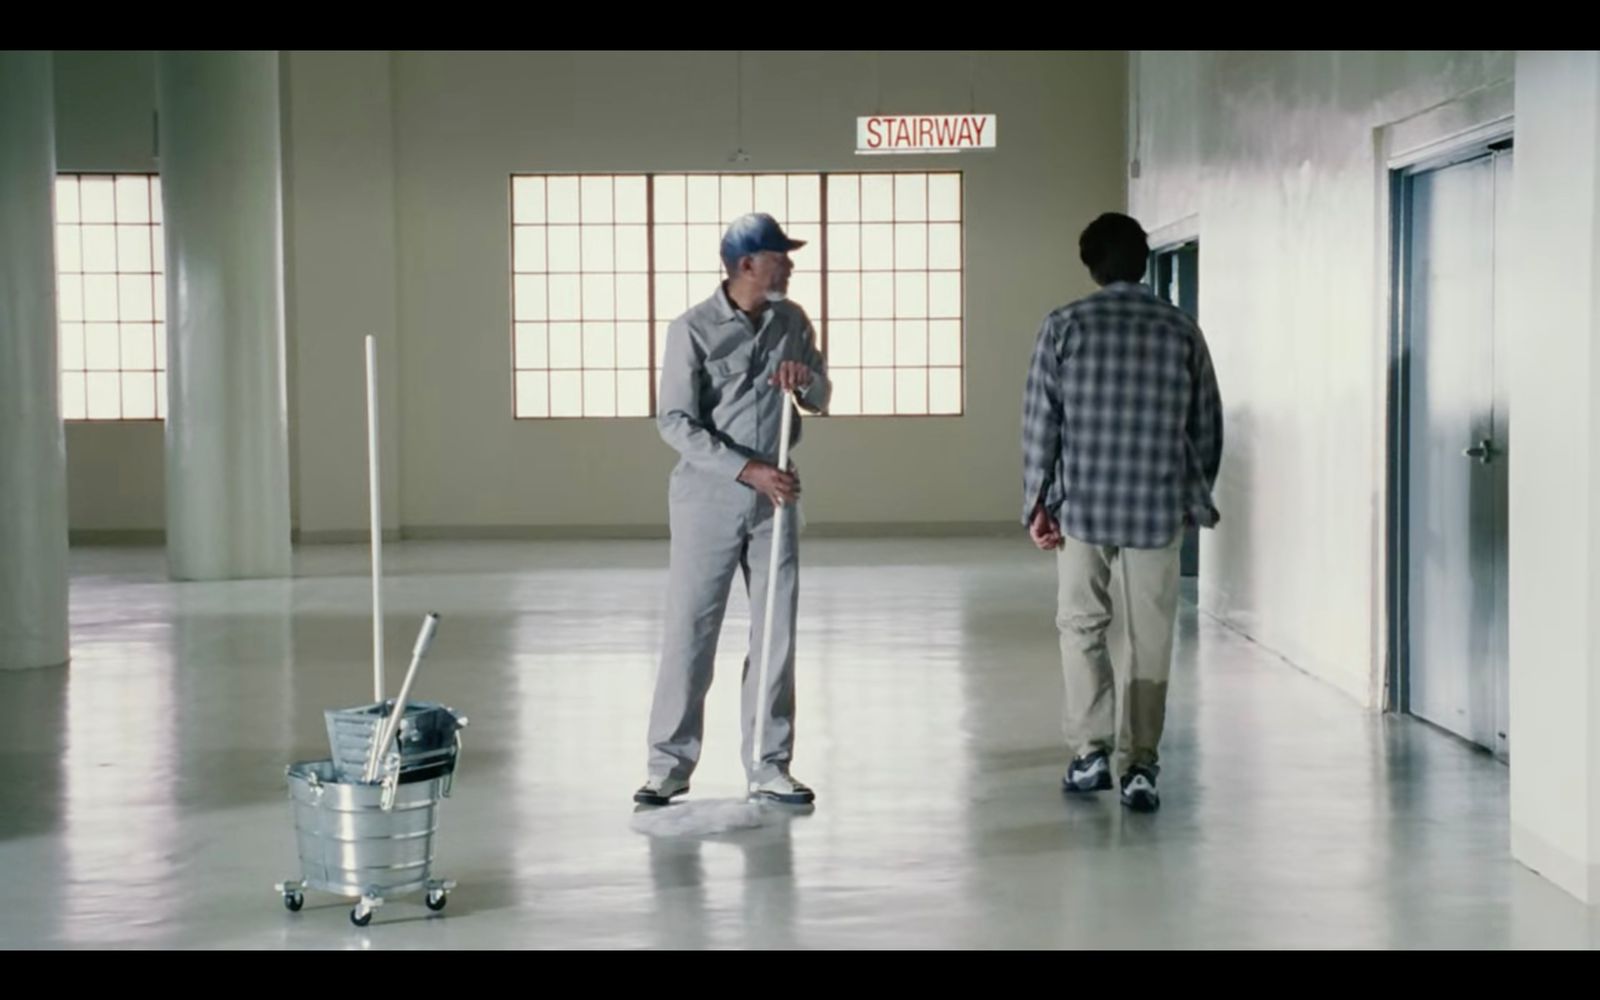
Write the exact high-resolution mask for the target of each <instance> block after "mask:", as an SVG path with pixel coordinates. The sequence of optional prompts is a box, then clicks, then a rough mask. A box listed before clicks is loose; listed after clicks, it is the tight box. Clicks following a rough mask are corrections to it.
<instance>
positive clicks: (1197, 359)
mask: <svg viewBox="0 0 1600 1000" xmlns="http://www.w3.org/2000/svg"><path fill="white" fill-rule="evenodd" d="M1078 250H1079V256H1080V257H1081V258H1082V260H1083V263H1084V264H1085V265H1086V266H1087V267H1088V268H1089V273H1090V274H1091V275H1092V276H1093V278H1094V280H1095V283H1096V284H1098V285H1100V286H1101V289H1100V291H1098V292H1096V293H1094V294H1093V295H1090V296H1089V297H1087V298H1084V299H1081V300H1079V301H1077V302H1074V303H1072V304H1070V305H1066V306H1063V307H1061V308H1060V309H1057V310H1056V311H1055V312H1052V313H1051V314H1050V315H1049V316H1047V317H1045V321H1044V326H1043V327H1042V328H1041V329H1040V330H1039V339H1038V342H1037V344H1036V345H1035V347H1034V352H1033V362H1032V365H1031V366H1030V368H1029V370H1028V383H1027V390H1026V397H1025V400H1024V404H1023V414H1022V450H1023V509H1022V521H1023V523H1024V524H1026V525H1027V526H1028V531H1029V534H1030V535H1032V537H1033V541H1034V543H1035V544H1036V545H1038V546H1039V548H1040V549H1043V550H1045V551H1050V550H1052V549H1054V550H1055V551H1056V573H1057V579H1058V592H1057V602H1056V608H1057V610H1056V626H1057V628H1058V629H1059V630H1060V632H1061V664H1062V670H1063V673H1064V674H1065V678H1066V704H1065V708H1064V711H1063V728H1064V729H1065V732H1066V738H1067V743H1068V749H1069V750H1070V751H1071V752H1072V753H1073V755H1074V759H1073V761H1072V763H1071V764H1070V765H1069V766H1068V768H1067V775H1066V778H1065V779H1064V780H1063V782H1062V785H1063V788H1064V789H1065V790H1066V791H1068V792H1071V793H1086V792H1096V791H1106V790H1109V789H1110V788H1111V787H1112V772H1113V761H1112V759H1111V755H1112V753H1113V751H1115V752H1116V753H1117V755H1118V757H1119V758H1121V760H1119V761H1117V762H1116V763H1120V764H1122V765H1123V766H1122V767H1121V768H1119V769H1120V770H1121V772H1122V803H1123V805H1125V806H1128V807H1129V808H1130V809H1134V810H1137V811H1141V812H1153V811H1155V810H1156V809H1158V808H1159V807H1160V804H1161V800H1160V797H1159V796H1158V795H1157V793H1156V774H1157V771H1158V766H1157V760H1158V755H1157V752H1156V751H1157V746H1158V744H1159V743H1160V742H1161V730H1162V726H1163V723H1164V721H1165V718H1166V704H1167V677H1168V673H1169V671H1170V668H1171V663H1172V632H1173V626H1174V624H1175V622H1176V617H1177V608H1178V574H1179V552H1180V550H1181V548H1182V546H1183V536H1184V528H1185V526H1186V525H1189V524H1198V525H1200V526H1202V527H1206V528H1210V527H1214V526H1215V525H1216V523H1217V521H1218V519H1219V515H1218V513H1217V509H1216V506H1215V505H1214V504H1213V502H1212V499H1211V489H1212V486H1213V485H1214V484H1215V482H1216V478H1217V469H1218V467H1219V466H1220V464H1221V461H1222V401H1221V397H1220V396H1219V394H1218V391H1217V379H1216V374H1215V372H1214V371H1213V370H1212V367H1211V355H1210V353H1209V351H1208V350H1207V349H1206V341H1205V337H1204V336H1203V335H1202V334H1201V333H1200V327H1199V326H1198V325H1196V324H1195V322H1194V320H1192V319H1190V318H1189V316H1188V315H1187V314H1186V313H1184V312H1183V311H1182V310H1180V309H1178V308H1176V307H1174V306H1171V305H1168V304H1167V303H1165V302H1163V301H1161V300H1160V299H1159V298H1157V297H1156V296H1155V294H1154V293H1153V292H1151V291H1150V290H1149V289H1148V288H1146V287H1145V286H1143V285H1141V284H1140V283H1139V282H1140V279H1141V278H1142V277H1143V276H1144V272H1145V266H1146V263H1147V262H1148V259H1149V255H1150V247H1149V242H1148V240H1147V238H1146V236H1145V233H1144V230H1143V229H1142V228H1140V226H1139V223H1137V222H1135V221H1134V220H1133V219H1130V218H1128V217H1127V216H1125V215H1117V214H1114V213H1111V214H1106V215H1102V216H1101V217H1100V218H1098V219H1096V220H1095V221H1094V222H1093V223H1091V224H1090V226H1089V227H1088V228H1087V229H1085V230H1084V231H1083V235H1082V236H1081V237H1079V240H1078ZM1113 607H1115V608H1116V609H1117V618H1118V621H1119V631H1122V630H1123V629H1125V631H1126V635H1125V636H1116V637H1114V638H1115V639H1116V640H1118V643H1117V645H1118V646H1119V647H1120V648H1119V650H1118V651H1119V653H1120V652H1123V650H1124V649H1125V654H1126V655H1125V657H1124V656H1119V657H1118V659H1119V660H1122V659H1126V663H1125V664H1124V663H1119V664H1118V667H1120V668H1121V669H1120V670H1116V671H1114V669H1113V665H1112V658H1111V655H1110V650H1109V648H1108V641H1107V640H1108V638H1113V637H1110V636H1108V631H1109V628H1110V625H1111V622H1112V609H1113ZM1124 638H1125V640H1126V641H1125V642H1123V641H1121V640H1123V639H1124ZM1117 673H1121V674H1122V678H1123V687H1122V691H1123V697H1122V698H1121V699H1120V700H1121V702H1122V703H1121V705H1120V706H1115V707H1114V702H1115V701H1117V700H1118V699H1117V698H1116V687H1117V685H1116V683H1115V680H1116V674H1117ZM1119 709H1120V711H1119ZM1118 737H1120V739H1118Z"/></svg>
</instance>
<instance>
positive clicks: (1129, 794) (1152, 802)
mask: <svg viewBox="0 0 1600 1000" xmlns="http://www.w3.org/2000/svg"><path fill="white" fill-rule="evenodd" d="M1122 804H1123V805H1125V806H1127V807H1128V808H1129V809H1132V810H1133V811H1134V812H1142V813H1153V812H1155V811H1156V810H1157V809H1160V808H1161V796H1160V795H1158V794H1156V776H1155V775H1154V774H1152V773H1151V772H1150V771H1148V770H1146V769H1145V768H1142V767H1130V768H1129V769H1128V773H1127V774H1124V775H1123V776H1122Z"/></svg>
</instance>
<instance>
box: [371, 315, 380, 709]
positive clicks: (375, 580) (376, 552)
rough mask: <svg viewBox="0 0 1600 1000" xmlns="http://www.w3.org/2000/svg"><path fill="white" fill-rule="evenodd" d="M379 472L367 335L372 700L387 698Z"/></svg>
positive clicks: (374, 355)
mask: <svg viewBox="0 0 1600 1000" xmlns="http://www.w3.org/2000/svg"><path fill="white" fill-rule="evenodd" d="M382 482H383V480H382V479H381V478H380V477H379V475H378V340H377V338H376V337H373V336H372V335H371V334H368V335H367V490H368V493H369V495H370V501H369V503H368V507H369V511H370V515H371V533H372V700H373V701H377V702H381V701H383V687H384V684H383V509H382V497H381V484H382Z"/></svg>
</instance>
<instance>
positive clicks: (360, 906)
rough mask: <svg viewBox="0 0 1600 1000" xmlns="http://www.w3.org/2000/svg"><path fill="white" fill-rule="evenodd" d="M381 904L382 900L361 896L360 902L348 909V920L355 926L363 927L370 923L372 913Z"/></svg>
mask: <svg viewBox="0 0 1600 1000" xmlns="http://www.w3.org/2000/svg"><path fill="white" fill-rule="evenodd" d="M382 905H383V900H381V899H372V898H367V897H363V898H362V899H361V901H360V902H358V903H356V905H355V906H354V907H353V908H352V909H351V910H350V922H351V923H352V924H355V925H356V926H357V927H365V926H367V925H368V924H370V923H372V915H373V914H374V913H376V912H377V910H378V907H380V906H382Z"/></svg>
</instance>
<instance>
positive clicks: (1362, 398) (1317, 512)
mask: <svg viewBox="0 0 1600 1000" xmlns="http://www.w3.org/2000/svg"><path fill="white" fill-rule="evenodd" d="M1133 64H1134V69H1133V71H1132V76H1133V78H1134V79H1133V83H1132V85H1131V88H1130V97H1132V96H1133V95H1134V94H1137V97H1138V99H1137V101H1135V102H1133V103H1132V106H1131V108H1130V123H1134V124H1136V131H1137V135H1136V136H1135V137H1134V140H1133V147H1134V148H1133V152H1134V153H1135V154H1136V155H1137V156H1138V158H1139V160H1140V177H1139V178H1138V179H1137V180H1134V181H1132V182H1131V183H1130V190H1129V199H1130V205H1131V208H1132V211H1133V214H1134V215H1136V216H1137V217H1138V218H1139V219H1140V220H1141V221H1142V222H1144V223H1145V226H1146V228H1148V229H1152V230H1160V229H1162V228H1164V227H1172V226H1179V225H1180V224H1181V223H1182V222H1183V220H1185V219H1190V218H1195V217H1197V225H1198V233H1199V236H1200V324H1201V326H1202V328H1203V329H1204V330H1205V331H1206V336H1207V339H1208V340H1209V342H1210V344H1211V349H1212V352H1213V354H1214V357H1215V361H1216V366H1217V373H1218V379H1219V381H1220V383H1221V388H1222V396H1223V401H1224V404H1225V408H1226V422H1227V424H1226V444H1225V449H1224V451H1225V454H1224V458H1223V465H1222V472H1221V477H1220V482H1219V484H1218V489H1217V502H1218V506H1219V507H1220V508H1221V511H1222V524H1221V525H1220V526H1219V528H1218V530H1216V531H1214V532H1205V533H1203V534H1202V537H1203V542H1202V550H1201V574H1202V584H1201V599H1202V603H1203V605H1204V606H1205V607H1206V608H1207V609H1208V610H1210V611H1212V612H1214V613H1216V614H1218V615H1219V616H1221V617H1222V618H1223V619H1225V620H1227V621H1229V622H1231V623H1233V624H1234V625H1236V626H1238V627H1239V628H1240V629H1242V630H1243V631H1245V632H1247V633H1249V634H1250V635H1252V636H1253V637H1255V638H1256V639H1258V640H1259V641H1261V642H1262V643H1264V644H1265V645H1267V646H1269V647H1271V648H1273V649H1275V650H1277V651H1278V652H1280V653H1282V654H1283V655H1284V656H1286V657H1287V658H1288V659H1289V660H1291V661H1292V662H1294V663H1295V664H1297V665H1299V666H1300V667H1302V668H1304V669H1306V670H1308V671H1310V672H1312V673H1314V674H1316V675H1317V676H1320V677H1322V678H1325V679H1326V680H1328V681H1330V682H1332V683H1334V684H1336V685H1337V686H1339V687H1340V688H1342V689H1343V690H1345V691H1347V692H1349V693H1350V694H1351V695H1353V696H1354V697H1356V698H1358V699H1360V700H1361V701H1362V702H1364V703H1366V704H1368V705H1377V704H1379V703H1380V702H1381V685H1380V681H1381V678H1382V666H1383V658H1384V654H1383V650H1384V638H1383V635H1384V624H1383V607H1382V594H1383V572H1384V563H1383V543H1384V536H1383V521H1382V515H1383V506H1384V490H1385V483H1384V452H1383V433H1384V420H1385V418H1384V409H1383V407H1384V396H1385V365H1386V363H1387V348H1386V337H1387V326H1386V320H1385V318H1384V315H1385V314H1384V303H1385V295H1386V291H1387V278H1386V275H1385V271H1384V254H1385V252H1386V249H1385V244H1384V238H1383V234H1384V232H1385V231H1386V226H1387V220H1386V216H1385V210H1384V206H1383V200H1384V199H1383V197H1382V196H1381V192H1382V191H1383V182H1382V179H1383V176H1384V172H1385V165H1386V162H1387V154H1388V153H1392V152H1398V151H1401V149H1402V148H1414V147H1416V146H1420V145H1422V144H1424V143H1426V142H1428V141H1429V140H1432V139H1438V138H1441V137H1443V136H1445V135H1448V134H1450V133H1451V132H1453V131H1460V130H1462V129H1464V128H1466V127H1470V126H1471V125H1474V124H1478V123H1479V122H1478V121H1476V120H1475V119H1480V118H1481V119H1485V120H1488V119H1492V118H1494V117H1497V116H1501V115H1506V114H1509V113H1510V111H1511V107H1510V100H1511V98H1510V95H1511V88H1510V81H1511V78H1512V75H1513V69H1514V66H1513V56H1512V55H1511V54H1510V53H1505V52H1287V53H1285V52H1280V53H1266V52H1259V53H1245V52H1240V53H1216V52H1186V53H1165V52H1142V53H1136V54H1135V55H1134V56H1133ZM1521 165H1522V164H1521V157H1520V156H1519V162H1518V167H1519V169H1520V168H1521ZM1180 228H1182V227H1181V226H1180Z"/></svg>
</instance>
